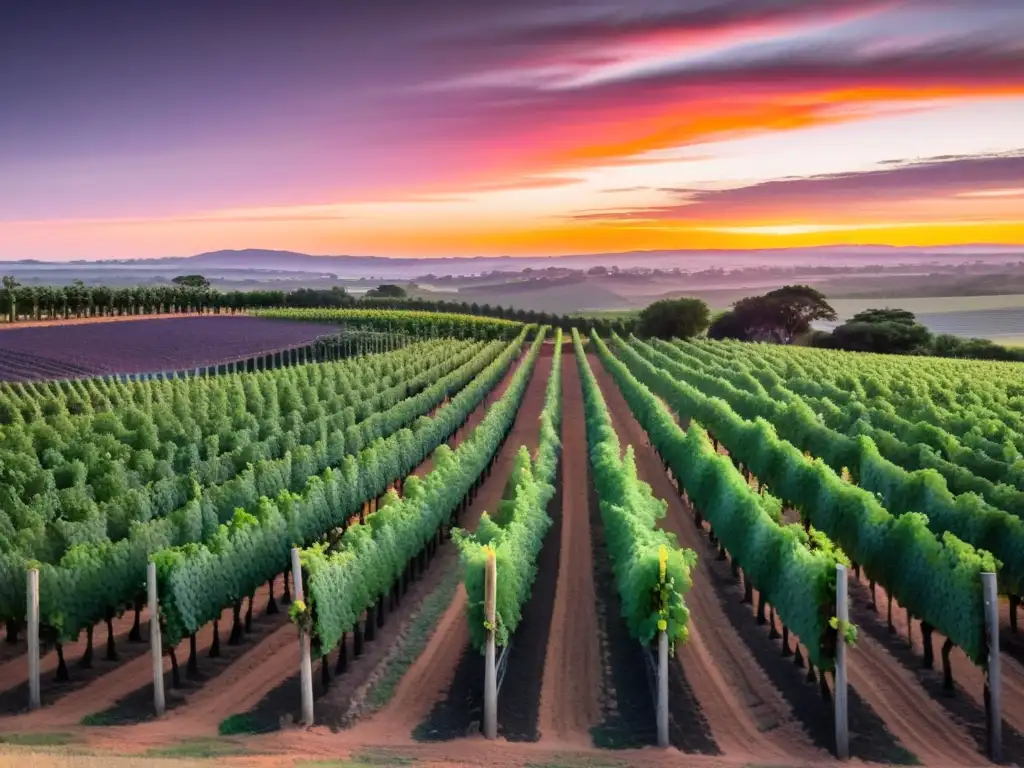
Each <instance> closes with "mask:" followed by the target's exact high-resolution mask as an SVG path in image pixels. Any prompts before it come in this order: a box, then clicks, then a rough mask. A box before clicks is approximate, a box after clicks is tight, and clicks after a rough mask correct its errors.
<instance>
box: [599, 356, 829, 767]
mask: <svg viewBox="0 0 1024 768" xmlns="http://www.w3.org/2000/svg"><path fill="white" fill-rule="evenodd" d="M588 357H589V361H590V365H591V368H592V369H593V370H594V374H595V376H596V377H597V379H598V382H599V383H600V385H601V390H602V392H603V394H604V397H605V401H606V402H607V404H608V408H609V411H610V412H611V415H612V422H613V424H614V426H615V429H616V431H617V432H618V434H619V436H620V439H621V441H622V443H623V445H624V446H625V445H626V444H632V446H633V450H634V452H635V455H636V465H637V471H638V472H639V474H640V478H641V479H642V480H643V481H644V482H646V483H648V484H650V485H651V487H652V490H653V492H654V494H655V495H656V496H657V497H658V498H662V499H664V500H665V501H666V502H667V503H668V513H667V515H666V517H665V519H664V521H663V526H664V527H665V529H666V530H668V531H671V532H672V533H674V534H675V535H676V536H677V537H678V539H679V542H680V543H681V544H683V545H684V546H687V547H689V548H691V549H693V550H694V551H695V552H697V553H698V561H697V567H696V568H695V569H694V572H693V587H692V589H691V590H690V591H689V592H688V593H687V595H686V597H685V600H686V604H687V607H688V608H689V609H690V622H691V632H690V638H689V640H688V642H687V643H686V644H684V645H680V646H678V647H677V652H676V655H677V658H678V659H679V662H680V664H681V665H682V668H683V670H684V674H685V676H686V680H687V681H688V683H689V684H690V686H691V687H692V689H693V691H694V693H695V695H696V698H697V701H698V702H699V704H700V708H701V711H702V712H703V714H704V717H705V718H706V720H707V722H708V723H709V725H710V728H711V733H712V735H713V737H714V740H715V743H716V744H717V745H718V747H719V749H720V750H721V751H722V752H723V753H724V754H726V755H745V756H748V757H754V756H757V757H761V758H769V759H787V758H790V757H794V756H798V757H800V758H802V759H808V760H820V759H827V755H826V754H825V753H823V752H822V751H820V750H816V749H815V748H814V747H813V746H812V745H811V743H810V741H809V739H808V738H807V736H806V733H805V732H804V730H803V727H802V725H801V723H800V722H799V720H798V719H797V718H796V717H795V716H794V714H793V712H792V709H791V707H790V706H789V704H788V703H787V701H786V700H785V698H784V697H783V696H782V695H781V694H780V693H779V691H778V690H777V689H775V688H774V687H773V685H772V683H771V682H770V681H769V680H768V679H767V677H766V676H765V674H764V672H763V671H762V670H761V668H760V666H759V664H758V663H757V661H756V660H755V659H754V657H753V656H752V655H751V653H750V651H749V649H748V648H747V647H746V646H745V644H744V642H743V640H742V638H741V637H739V636H738V635H737V632H736V631H735V628H734V627H733V626H732V625H731V623H730V621H729V619H728V618H727V616H726V614H725V612H724V610H723V607H722V604H721V598H720V597H719V596H718V595H717V594H716V593H715V589H714V580H713V578H712V574H711V571H710V566H709V562H708V561H709V560H710V559H711V557H709V556H708V555H707V554H705V553H707V544H706V543H705V541H704V538H703V536H701V535H700V533H699V532H698V531H697V529H696V528H695V527H694V524H693V515H692V511H691V510H689V509H687V508H685V506H684V504H683V502H682V500H681V499H680V498H679V494H678V493H677V491H676V489H675V488H674V487H673V485H672V483H671V481H670V480H669V479H668V476H667V475H666V474H665V470H664V467H663V466H662V463H661V460H660V459H659V458H658V456H657V454H656V453H655V452H654V450H653V448H651V446H650V441H649V440H648V438H647V434H646V433H645V432H644V431H643V428H642V427H641V426H640V424H639V423H637V421H636V419H635V418H634V417H633V414H632V412H631V411H630V410H629V406H628V404H627V403H626V401H625V399H624V398H623V396H622V394H621V392H620V391H619V389H618V386H617V385H616V384H615V381H614V380H613V379H612V378H611V376H610V375H609V374H608V373H607V372H606V371H605V369H604V366H603V365H602V364H601V362H600V360H599V359H598V358H597V357H596V356H595V355H590V356H588ZM780 663H781V660H780Z"/></svg>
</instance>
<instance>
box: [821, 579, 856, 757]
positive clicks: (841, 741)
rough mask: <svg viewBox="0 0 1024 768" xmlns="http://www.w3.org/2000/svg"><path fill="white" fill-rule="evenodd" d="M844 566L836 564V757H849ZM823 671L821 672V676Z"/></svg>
mask: <svg viewBox="0 0 1024 768" xmlns="http://www.w3.org/2000/svg"><path fill="white" fill-rule="evenodd" d="M846 586H847V585H846V566H845V565H842V564H837V565H836V618H838V619H839V633H838V634H839V636H838V637H837V638H836V672H835V693H834V708H835V716H836V757H838V758H839V759H840V760H848V759H849V758H850V730H849V727H850V723H849V714H848V712H849V710H848V704H847V683H846V636H845V633H844V632H843V627H844V626H845V624H846V622H848V621H849V620H850V611H849V604H848V601H847V598H846ZM824 675H825V673H824V672H822V678H824Z"/></svg>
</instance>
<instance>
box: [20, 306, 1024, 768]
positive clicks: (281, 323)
mask: <svg viewBox="0 0 1024 768" xmlns="http://www.w3.org/2000/svg"><path fill="white" fill-rule="evenodd" d="M268 314H270V315H273V316H274V317H266V318H260V319H258V320H257V319H254V318H238V320H239V321H241V322H242V323H245V325H244V326H239V328H240V329H242V330H239V331H238V334H239V335H236V336H235V337H233V338H234V339H235V341H230V342H229V341H223V342H222V344H223V347H217V346H215V343H214V342H213V341H210V342H209V344H210V346H211V349H210V350H209V352H208V354H209V355H210V357H209V358H207V360H208V361H209V362H215V361H217V360H223V359H225V358H224V356H223V355H225V354H234V353H235V352H236V351H237V350H236V349H235V348H231V349H230V351H227V350H226V348H229V347H232V345H233V344H234V345H235V346H236V347H237V346H240V345H241V344H242V341H244V342H245V343H246V344H250V343H251V344H253V345H258V344H261V343H265V344H266V346H265V347H262V348H260V347H254V348H256V349H269V348H273V347H274V346H277V347H280V346H281V345H282V344H288V343H301V342H302V341H303V340H307V339H309V338H312V336H311V335H310V334H312V335H317V334H319V333H322V332H323V330H324V328H334V329H336V328H337V327H338V324H343V325H358V327H359V328H360V329H363V330H371V331H377V332H382V333H387V334H390V335H392V336H394V337H396V338H397V337H399V336H400V337H402V338H401V342H402V343H401V344H395V345H394V346H395V347H399V348H397V349H395V351H390V352H384V353H379V354H359V355H356V356H354V357H350V358H348V359H344V360H340V361H331V362H318V363H313V364H302V365H289V366H285V367H282V368H279V369H276V370H272V371H262V372H251V373H237V374H225V375H220V376H209V377H202V378H189V379H179V380H174V381H145V382H134V383H122V382H114V381H100V380H86V381H85V382H82V383H79V384H76V385H74V386H70V385H68V386H59V387H58V386H52V385H51V386H48V387H21V386H18V387H13V386H7V387H4V388H3V389H0V397H2V403H0V405H2V406H3V407H2V408H0V416H2V420H3V425H2V427H0V467H3V468H4V472H5V475H4V483H5V486H6V490H7V493H6V495H5V496H4V497H3V499H2V500H0V620H4V621H5V622H6V628H7V639H6V641H0V765H3V764H4V763H3V761H4V760H5V759H6V758H9V759H10V760H11V761H12V764H21V762H20V761H22V760H24V759H25V757H26V756H27V755H29V754H32V755H34V756H35V759H37V760H40V762H39V764H40V765H45V764H49V763H46V762H43V761H45V760H47V759H53V760H57V759H65V760H67V761H68V762H67V763H66V764H69V765H74V764H81V765H85V764H87V763H86V762H85V761H86V760H88V759H89V757H88V756H89V755H92V756H99V757H97V758H96V759H101V760H103V761H105V762H107V764H109V765H110V766H115V765H117V763H116V760H115V759H113V758H111V759H109V761H108V756H110V755H113V754H117V755H121V756H126V755H131V756H136V757H138V758H139V759H140V761H142V762H145V761H146V760H148V759H150V758H151V759H153V761H154V762H153V764H154V765H156V764H160V765H164V764H167V765H171V764H180V765H192V764H204V763H203V760H205V759H207V758H214V757H215V758H218V759H223V760H225V761H226V763H227V764H238V765H259V766H278V765H280V766H298V765H324V766H326V765H337V766H351V768H356V767H357V766H362V765H436V766H452V765H466V766H469V765H474V766H537V767H539V766H583V765H599V766H635V765H651V766H661V765H665V766H668V765H680V764H683V763H685V764H693V765H698V766H737V767H738V766H748V765H751V766H752V765H763V766H770V765H774V766H778V765H825V764H833V763H837V760H836V757H835V755H836V752H837V750H838V749H840V746H839V745H837V742H836V730H835V723H836V718H835V712H834V704H835V702H837V701H839V700H841V699H842V698H844V697H845V698H846V701H847V705H848V718H847V720H848V727H849V755H850V757H851V758H853V759H855V760H859V761H861V762H865V763H873V764H887V765H892V764H899V765H910V764H923V765H936V766H938V765H943V766H945V765H955V766H975V765H982V764H986V763H988V762H989V758H988V754H989V741H988V739H989V731H988V729H987V724H986V723H987V721H986V693H985V692H986V682H987V680H988V670H990V669H991V668H992V665H991V664H990V663H989V652H990V649H992V648H993V647H994V645H993V644H994V642H995V641H996V639H997V638H998V641H999V650H998V654H997V658H998V659H999V661H1000V667H1001V673H1000V677H999V680H1000V683H1001V698H1000V706H1001V713H1002V723H1001V730H1000V733H1001V744H1002V760H1003V761H1004V762H1017V763H1019V762H1020V761H1022V760H1024V663H1022V662H1024V641H1022V639H1021V637H1020V635H1018V633H1017V625H1016V614H1017V611H1016V608H1017V605H1018V603H1019V597H1020V596H1021V594H1022V589H1024V523H1022V522H1021V517H1022V515H1024V472H1022V470H1021V467H1022V466H1024V459H1022V458H1021V456H1022V454H1024V400H1022V398H1024V384H1022V383H1021V382H1022V381H1024V378H1022V377H1021V375H1020V374H1021V371H1022V369H1021V366H1019V365H1015V364H1003V363H981V362H968V361H951V360H938V359H927V358H912V359H911V358H889V357H882V356H870V355H854V354H850V353H839V352H832V351H826V350H814V349H805V348H786V347H771V346H765V345H745V344H741V343H738V342H683V341H671V342H668V341H658V340H647V341H641V340H638V339H633V338H630V339H620V338H617V337H613V338H611V339H599V338H597V337H592V338H580V337H579V336H578V335H575V334H574V335H573V338H571V339H570V338H567V337H566V338H563V336H562V334H561V332H554V331H551V330H550V329H546V328H545V329H538V328H535V327H532V326H520V325H518V324H515V323H510V322H504V321H490V320H486V319H481V318H471V317H463V316H455V315H452V316H440V315H439V316H435V317H433V318H430V317H426V316H424V315H414V314H413V313H400V312H380V313H373V312H362V313H358V312H348V313H346V312H344V311H341V312H337V311H330V310H324V311H317V310H312V311H280V312H272V313H268ZM299 319H302V320H303V322H299ZM164 322H166V323H167V325H166V327H167V328H171V327H172V326H173V327H174V328H181V327H183V326H182V324H185V323H194V322H196V321H195V320H182V319H174V320H169V321H147V322H133V323H125V324H124V325H123V327H122V325H121V324H118V323H108V324H104V325H103V327H104V328H105V329H106V328H109V329H110V330H109V331H107V332H106V333H107V334H108V335H105V336H96V337H94V340H93V341H88V340H86V339H84V338H83V340H80V341H79V348H78V350H77V351H78V353H79V354H80V355H81V358H80V359H83V360H85V359H90V360H93V361H94V362H93V363H92V364H93V365H98V364H99V363H97V362H95V361H96V360H99V359H103V358H102V356H103V355H107V354H109V355H110V359H111V360H119V361H121V362H120V364H122V365H134V366H136V367H137V369H140V370H142V369H147V370H151V368H149V367H147V364H146V363H145V362H142V363H137V364H136V363H134V362H132V361H129V360H127V358H124V357H118V356H117V355H116V354H114V353H111V352H110V351H109V350H107V349H104V347H106V346H107V344H108V343H110V342H108V341H100V342H99V343H97V341H96V340H95V339H114V338H118V334H127V333H129V331H128V329H127V326H128V325H131V326H134V327H137V328H138V329H139V331H138V333H142V331H143V330H145V329H150V335H149V336H148V339H147V340H146V341H145V342H143V341H142V340H141V339H143V338H144V337H143V336H138V337H137V338H139V339H140V341H139V342H138V347H137V348H138V349H139V350H142V348H143V347H146V349H145V350H143V351H140V353H139V354H140V356H142V355H147V356H148V357H143V361H149V360H165V359H166V360H171V359H173V360H175V361H178V360H179V359H180V358H181V357H182V356H183V355H186V354H188V351H187V349H184V350H183V346H185V345H183V344H182V343H181V342H180V341H179V339H181V338H182V336H181V335H180V334H177V333H167V334H164V333H154V332H153V329H157V328H158V327H159V326H160V325H161V324H162V323H164ZM229 322H232V321H231V320H229V319H227V318H208V319H203V320H202V328H203V329H204V332H205V333H208V334H209V336H208V338H211V339H212V338H215V337H216V334H217V333H218V332H219V328H225V329H226V328H227V327H228V326H226V325H224V326H221V325H220V324H221V323H229ZM215 326H218V330H217V331H215V330H213V329H214V327H215ZM196 327H197V328H198V327H200V326H198V325H197V326H196ZM52 330H53V331H54V332H55V333H58V334H59V333H61V332H67V331H70V330H72V329H70V328H64V329H62V328H54V329H52ZM90 330H92V331H93V332H95V333H97V334H99V332H100V327H99V326H97V327H95V328H92V329H90ZM22 332H24V331H7V332H3V333H0V342H3V340H4V337H5V336H7V335H15V334H17V333H22ZM133 333H135V332H133ZM226 336H227V334H226V333H225V334H224V335H222V336H221V337H220V338H222V339H223V338H225V337H226ZM239 338H241V339H242V341H240V340H238V339H239ZM125 349H127V347H126V348H125ZM217 350H221V351H219V352H218V351H217ZM122 354H125V355H127V354H128V353H127V352H125V353H122ZM293 362H294V361H293ZM186 364H189V363H188V362H187V361H186ZM769 424H770V425H772V426H769ZM807 456H810V457H814V458H816V459H818V461H815V462H810V461H808V460H807V458H806V457H807ZM294 544H298V545H299V547H300V552H299V557H300V562H301V568H300V570H299V572H298V573H295V572H293V571H291V569H290V566H291V562H292V560H291V548H292V546H293V545H294ZM993 556H994V557H995V558H998V561H999V562H998V563H997V562H996V561H995V560H994V559H993ZM148 561H152V562H154V563H155V575H156V581H155V593H154V594H155V596H156V600H157V604H158V606H159V609H158V616H159V621H158V622H152V621H151V614H150V606H149V604H148V603H147V600H148V595H147V562H148ZM839 566H843V567H844V568H845V571H842V572H843V573H845V574H846V576H845V578H846V579H847V581H846V587H847V589H848V592H849V605H848V611H849V616H848V620H846V619H837V618H836V617H837V615H838V616H839V617H842V615H843V614H842V613H841V610H842V609H841V607H840V605H841V597H840V590H839V589H838V585H837V573H839V572H840V569H839ZM30 568H35V569H37V570H38V583H39V631H40V638H41V644H42V652H41V660H40V668H41V675H40V699H41V705H42V706H41V708H39V709H36V710H30V708H29V698H30V676H29V663H28V662H29V658H28V657H29V652H28V632H27V629H28V627H27V626H26V622H25V617H26V612H27V610H28V609H27V606H26V572H27V571H28V570H29V569H30ZM492 568H493V573H494V574H496V575H495V576H494V578H495V580H496V582H495V598H494V601H493V609H492V608H491V607H490V606H491V600H490V599H489V598H488V597H487V595H488V588H487V584H488V582H489V579H490V578H491V577H490V576H489V575H488V574H490V573H492ZM988 572H997V578H998V587H999V592H1000V594H1001V595H1002V596H1003V597H1002V599H1001V601H1000V603H999V606H998V616H997V619H998V634H997V636H989V635H988V634H986V632H985V631H984V625H985V619H986V612H985V606H984V601H983V599H982V581H983V575H982V574H984V573H988ZM296 577H298V578H296ZM300 586H301V589H302V600H301V601H300V600H298V599H295V598H297V594H296V593H297V590H298V589H299V587H300ZM837 611H838V612H839V613H838V614H837ZM157 627H158V628H159V632H155V631H154V630H155V629H156V628H157ZM854 634H855V635H856V637H855V638H854V637H853V635H854ZM300 638H302V640H301V641H300ZM947 638H948V641H947ZM157 643H159V645H157ZM491 644H493V645H494V646H496V654H495V655H496V657H497V659H498V663H497V665H496V670H495V672H496V676H497V680H499V681H500V682H499V683H498V684H497V686H496V688H497V706H496V710H495V712H496V715H495V720H494V723H495V725H496V736H497V737H498V738H496V739H494V740H485V739H484V738H483V737H482V736H481V732H482V731H484V732H486V730H487V729H488V727H489V726H488V722H489V720H488V714H487V713H488V712H489V711H490V710H489V709H488V707H487V705H486V703H485V702H486V700H487V697H488V690H489V689H488V686H489V682H488V680H489V678H488V673H487V672H486V671H485V669H486V667H487V665H486V664H485V651H486V649H487V648H488V647H489V646H490V645H491ZM670 646H671V647H670ZM152 647H157V648H159V649H161V650H162V667H161V669H162V677H161V680H162V687H163V690H164V697H165V698H164V702H165V707H166V712H165V713H164V714H162V715H160V716H157V715H156V712H155V709H154V696H155V695H156V690H155V686H154V680H153V661H152V658H151V648H152ZM660 648H670V650H668V652H667V653H666V655H664V656H663V657H660V656H659V653H660V651H659V649H660ZM304 649H309V653H310V657H311V661H310V666H309V667H308V669H309V674H308V676H306V673H304V672H303V671H302V670H303V663H304V662H303V656H304V653H305V651H304ZM837 669H845V670H846V674H847V679H848V685H847V686H845V687H844V686H842V685H840V684H839V682H838V678H837V674H836V670H837ZM661 681H664V684H665V685H666V688H665V689H664V690H666V691H667V698H666V699H661V700H660V699H659V696H658V691H659V685H660V684H661ZM304 689H307V690H311V691H312V699H311V701H312V712H311V713H310V712H309V711H307V710H306V709H305V705H304V704H303V696H302V691H303V690H304ZM662 701H664V702H665V707H664V709H663V708H662ZM659 712H667V720H666V721H664V722H665V725H664V728H662V726H660V725H659V719H658V718H659V714H658V713H659ZM310 714H311V716H312V725H311V727H307V725H306V724H305V723H303V720H304V719H305V718H306V717H307V716H309V715H310ZM663 736H664V737H665V738H667V742H668V745H667V746H665V747H659V746H658V742H659V740H661V739H662V737H663ZM64 755H68V756H67V757H64ZM47 756H49V757H47ZM172 758H173V759H175V760H177V761H179V762H177V763H171V762H168V763H163V762H161V763H157V762H156V760H157V759H161V760H165V759H172ZM75 761H79V762H78V763H76V762H75ZM54 764H56V763H54ZM61 764H65V763H61ZM206 764H208V763H206Z"/></svg>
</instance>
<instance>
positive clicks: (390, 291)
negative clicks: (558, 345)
mask: <svg viewBox="0 0 1024 768" xmlns="http://www.w3.org/2000/svg"><path fill="white" fill-rule="evenodd" d="M172 283H173V284H172V285H164V286H135V287H125V288H111V287H109V286H104V285H96V286H92V285H85V284H84V283H83V282H82V281H81V280H76V281H75V282H74V283H72V284H71V285H67V286H48V285H43V286H30V285H20V284H19V283H18V282H17V281H16V280H15V279H14V278H13V277H4V278H3V284H2V287H0V307H2V311H3V314H4V316H5V319H6V320H7V321H8V322H24V321H29V320H57V319H69V318H83V317H124V316H130V315H154V314H155V315H160V314H181V313H185V312H202V313H207V312H212V313H214V314H222V313H225V312H226V313H234V312H238V311H241V310H246V309H268V308H276V307H295V308H326V309H329V308H342V307H360V308H365V309H397V310H419V311H425V312H452V313H456V314H467V315H478V316H482V317H494V318H501V319H505V320H516V321H519V322H523V323H534V324H537V325H550V326H552V327H557V328H562V329H563V330H565V331H568V330H569V329H570V328H579V329H580V331H581V332H584V333H589V332H590V330H591V329H594V330H596V331H597V332H598V333H599V334H601V335H603V336H608V335H609V334H611V332H613V331H614V332H616V333H619V334H628V333H630V332H631V331H633V330H634V326H635V320H634V319H633V318H628V317H627V318H593V317H574V316H571V315H559V314H555V313H552V312H537V311H535V310H530V309H515V308H513V307H503V306H501V305H495V306H492V305H490V304H478V303H476V302H472V303H470V302H455V301H430V300H426V299H410V298H408V297H407V295H406V293H405V290H404V289H403V288H402V287H401V286H396V285H381V286H378V287H377V288H374V289H373V290H371V291H368V292H367V293H366V295H365V296H363V297H361V298H359V297H356V296H353V295H352V294H350V293H348V292H347V291H346V290H345V289H344V288H340V287H337V286H336V287H333V288H330V289H316V288H298V289H296V290H294V291H285V290H247V291H220V290H218V289H216V288H213V287H211V286H210V283H209V282H208V281H207V280H206V278H204V277H203V276H202V275H182V276H180V277H176V278H174V280H173V281H172Z"/></svg>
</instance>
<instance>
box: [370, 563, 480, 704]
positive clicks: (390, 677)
mask: <svg viewBox="0 0 1024 768" xmlns="http://www.w3.org/2000/svg"><path fill="white" fill-rule="evenodd" d="M459 575H460V571H459V567H458V564H457V563H456V564H455V565H453V567H452V568H451V569H450V570H449V571H448V573H446V574H445V575H444V578H443V579H442V580H441V582H440V583H439V584H438V585H437V586H436V587H434V590H433V591H432V592H431V593H430V594H429V595H427V597H426V599H424V601H423V603H422V605H421V606H420V610H419V613H417V614H416V616H415V618H414V619H413V620H412V623H411V624H410V626H409V629H408V631H406V632H405V633H404V634H403V635H402V637H401V638H400V639H399V640H398V642H397V643H396V644H395V650H394V652H393V654H392V655H391V656H390V657H389V659H388V661H387V668H386V669H385V670H384V674H382V675H381V676H380V677H379V678H378V679H377V681H376V682H375V683H374V684H373V686H372V687H371V688H370V690H369V691H368V692H367V694H366V701H365V702H364V705H363V708H364V712H375V711H377V710H378V709H381V708H382V707H384V706H385V705H386V704H387V703H388V702H389V701H391V697H392V696H394V695H395V691H396V690H398V684H399V683H400V682H401V680H402V677H404V676H405V673H406V672H408V671H409V668H410V667H411V666H412V665H413V663H414V662H415V661H416V659H417V658H419V655H420V654H421V653H423V649H424V648H426V647H427V643H428V642H430V638H431V636H432V635H433V634H434V631H435V630H436V629H437V622H438V621H440V620H441V616H442V615H443V614H444V612H445V611H446V610H447V609H448V606H449V605H451V602H452V598H453V597H454V596H455V588H456V587H457V586H458V585H459Z"/></svg>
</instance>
